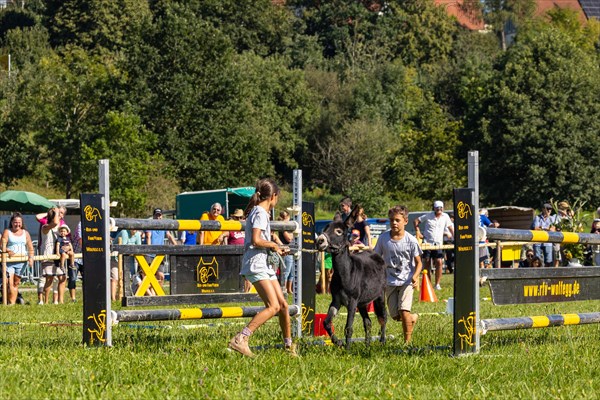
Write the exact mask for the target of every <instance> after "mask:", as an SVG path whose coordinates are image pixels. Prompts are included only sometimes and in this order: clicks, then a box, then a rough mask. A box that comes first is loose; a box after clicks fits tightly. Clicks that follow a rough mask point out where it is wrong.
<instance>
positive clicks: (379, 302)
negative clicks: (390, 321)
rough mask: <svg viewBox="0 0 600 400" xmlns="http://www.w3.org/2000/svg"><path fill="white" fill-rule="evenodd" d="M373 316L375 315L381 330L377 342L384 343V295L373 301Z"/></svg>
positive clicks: (385, 317)
mask: <svg viewBox="0 0 600 400" xmlns="http://www.w3.org/2000/svg"><path fill="white" fill-rule="evenodd" d="M374 308H375V315H377V321H378V322H379V326H380V327H381V330H380V331H379V333H380V336H379V341H380V342H381V343H385V326H386V324H387V312H386V310H385V295H382V296H380V297H378V298H376V299H375V301H374Z"/></svg>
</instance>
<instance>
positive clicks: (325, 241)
mask: <svg viewBox="0 0 600 400" xmlns="http://www.w3.org/2000/svg"><path fill="white" fill-rule="evenodd" d="M359 209H360V205H358V204H357V205H356V206H355V207H354V209H353V210H352V212H351V213H350V215H349V216H348V217H347V218H346V219H345V220H342V216H341V214H340V213H339V212H336V213H335V217H334V218H333V221H331V222H330V223H329V224H328V225H327V226H326V227H325V229H323V233H321V234H320V235H319V237H317V248H318V249H319V250H320V251H327V252H329V253H332V254H335V253H339V252H340V250H342V249H343V248H344V247H347V246H348V244H349V241H348V236H349V235H348V231H350V230H351V229H352V227H353V226H354V221H356V216H357V215H358V211H359Z"/></svg>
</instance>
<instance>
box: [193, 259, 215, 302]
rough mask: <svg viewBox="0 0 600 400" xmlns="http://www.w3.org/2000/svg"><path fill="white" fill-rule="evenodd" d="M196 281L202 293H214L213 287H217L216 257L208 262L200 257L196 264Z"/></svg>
mask: <svg viewBox="0 0 600 400" xmlns="http://www.w3.org/2000/svg"><path fill="white" fill-rule="evenodd" d="M196 281H197V282H198V284H197V286H198V287H199V288H201V290H200V291H201V292H202V293H214V291H215V288H218V287H219V263H218V262H217V258H216V257H213V258H212V260H210V261H209V262H206V261H204V259H203V258H202V257H200V260H199V261H198V265H196Z"/></svg>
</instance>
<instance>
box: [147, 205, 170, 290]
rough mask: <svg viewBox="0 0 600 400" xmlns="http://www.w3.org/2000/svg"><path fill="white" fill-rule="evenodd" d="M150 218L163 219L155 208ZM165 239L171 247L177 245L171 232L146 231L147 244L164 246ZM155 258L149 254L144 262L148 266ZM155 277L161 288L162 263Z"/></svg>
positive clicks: (163, 273) (163, 278)
mask: <svg viewBox="0 0 600 400" xmlns="http://www.w3.org/2000/svg"><path fill="white" fill-rule="evenodd" d="M152 218H153V219H162V218H163V212H162V209H161V208H155V209H154V211H153V212H152ZM165 238H167V239H169V241H170V242H171V244H173V245H176V244H177V241H176V240H175V238H174V237H173V235H171V232H169V231H165V230H151V231H146V243H147V244H150V245H154V246H164V245H165ZM155 257H156V255H155V254H149V255H147V256H146V261H147V262H148V265H150V264H152V261H153V260H154V258H155ZM155 276H156V280H158V283H160V285H161V286H162V285H163V283H164V281H165V266H164V263H160V266H159V267H158V270H157V271H156V274H155Z"/></svg>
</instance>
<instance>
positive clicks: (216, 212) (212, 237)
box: [199, 203, 228, 245]
mask: <svg viewBox="0 0 600 400" xmlns="http://www.w3.org/2000/svg"><path fill="white" fill-rule="evenodd" d="M222 211H223V206H221V203H215V204H213V205H212V206H210V211H207V212H205V213H203V214H202V216H201V217H200V221H219V222H225V218H223V216H222V215H221V212H222ZM200 223H202V222H200ZM227 234H228V232H223V231H200V240H199V243H200V244H203V245H219V244H223V243H224V241H225V238H226V237H227Z"/></svg>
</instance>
